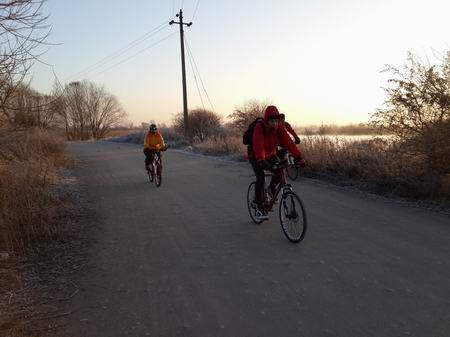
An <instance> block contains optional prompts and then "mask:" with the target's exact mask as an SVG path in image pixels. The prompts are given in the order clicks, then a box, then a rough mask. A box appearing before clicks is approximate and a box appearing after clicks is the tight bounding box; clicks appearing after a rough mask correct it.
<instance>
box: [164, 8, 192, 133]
mask: <svg viewBox="0 0 450 337" xmlns="http://www.w3.org/2000/svg"><path fill="white" fill-rule="evenodd" d="M177 17H178V18H179V19H180V21H179V22H176V21H174V20H172V21H170V22H169V25H173V24H177V25H180V42H181V72H182V79H183V115H184V136H185V137H186V138H187V137H188V130H189V123H188V104H187V87H186V66H185V61H184V29H183V26H184V25H186V26H187V27H190V26H191V25H192V22H189V23H185V22H183V10H182V9H180V13H178V14H177Z"/></svg>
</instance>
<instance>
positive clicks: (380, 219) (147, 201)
mask: <svg viewBox="0 0 450 337" xmlns="http://www.w3.org/2000/svg"><path fill="white" fill-rule="evenodd" d="M69 148H70V150H71V151H72V153H73V154H74V155H75V157H76V168H75V173H76V175H77V176H78V178H79V179H80V181H81V182H82V183H83V184H85V185H86V186H87V193H88V196H89V197H90V198H91V200H92V202H93V205H94V208H95V209H96V211H97V212H98V214H99V221H98V226H99V229H98V230H96V231H95V232H96V233H98V237H97V238H96V243H95V244H94V245H93V247H92V261H90V263H89V266H88V269H87V271H86V272H85V273H84V275H83V276H82V278H81V280H80V281H79V286H80V287H81V291H80V293H79V294H78V295H77V296H76V297H74V299H73V301H72V303H71V304H70V306H71V311H73V314H72V315H71V316H70V317H69V318H68V321H67V326H66V327H65V328H63V329H62V330H61V331H58V333H57V335H58V336H74V337H75V336H77V337H81V336H82V337H91V336H92V337H101V336H104V337H109V336H157V337H162V336H245V337H248V336H273V337H275V336H311V337H313V336H314V337H318V336H342V337H349V336H357V337H361V336H395V337H398V336H420V337H424V336H431V337H448V336H450V219H449V217H447V216H444V215H439V214H436V213H432V212H429V211H426V210H423V209H419V208H414V207H412V206H411V205H408V204H406V203H405V204H402V203H399V202H394V201H390V200H387V199H383V198H379V197H375V196H370V195H367V194H365V193H362V192H358V191H352V190H346V189H344V188H339V187H333V186H328V185H326V184H324V183H320V182H314V181H312V180H300V181H298V182H296V183H294V187H295V190H296V191H297V192H298V193H299V194H300V195H301V197H302V199H303V201H304V203H305V205H306V208H307V211H308V216H309V224H310V227H309V229H308V233H307V236H306V239H305V241H303V242H302V243H301V244H299V245H293V244H291V243H289V241H287V240H286V238H285V237H284V236H283V234H282V232H281V229H280V227H279V223H278V220H277V218H276V216H273V219H271V220H270V221H269V222H265V223H264V224H263V225H261V226H257V225H254V224H252V223H251V222H250V220H249V217H248V213H247V209H246V203H245V198H246V189H247V186H248V184H249V182H250V181H251V178H250V174H251V171H250V168H249V165H246V164H244V163H232V162H226V161H220V160H217V159H213V158H205V157H199V156H194V155H190V154H185V153H182V152H176V151H168V152H167V153H166V154H165V156H164V164H165V171H164V176H163V183H162V187H161V188H159V189H157V188H156V187H154V186H153V185H151V184H150V183H149V182H148V180H147V177H146V175H145V173H144V169H143V154H142V152H141V148H140V147H137V146H135V145H127V144H125V145H122V144H117V143H108V142H96V143H95V142H93V143H72V144H70V145H69Z"/></svg>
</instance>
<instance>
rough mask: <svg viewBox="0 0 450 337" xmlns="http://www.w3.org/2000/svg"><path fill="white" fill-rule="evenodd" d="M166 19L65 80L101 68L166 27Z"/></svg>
mask: <svg viewBox="0 0 450 337" xmlns="http://www.w3.org/2000/svg"><path fill="white" fill-rule="evenodd" d="M166 27H167V26H166V21H165V22H164V23H162V24H160V25H158V26H157V27H155V28H153V29H152V30H150V31H148V32H147V33H145V34H144V35H142V36H141V37H139V38H137V39H135V40H133V41H131V42H130V43H128V44H127V45H125V46H124V47H122V48H120V49H118V50H116V51H115V52H113V53H112V54H110V55H108V56H106V57H104V58H102V59H101V60H99V61H97V62H96V63H94V64H92V65H90V66H89V67H87V68H85V69H83V70H81V71H79V72H77V73H76V74H73V75H71V76H69V77H67V78H66V79H65V81H67V80H70V79H73V78H74V77H78V76H85V75H87V74H89V73H91V72H92V71H95V70H97V69H99V68H101V67H102V66H104V65H105V64H107V63H109V62H111V61H112V60H114V59H116V58H117V57H119V56H121V55H123V54H125V53H126V52H127V51H129V50H130V49H132V48H134V47H136V46H137V45H139V44H141V43H143V42H144V41H146V40H148V39H149V38H151V37H152V36H154V35H156V34H157V33H159V32H160V31H162V30H163V29H164V28H166Z"/></svg>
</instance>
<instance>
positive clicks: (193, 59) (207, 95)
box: [186, 39, 215, 111]
mask: <svg viewBox="0 0 450 337" xmlns="http://www.w3.org/2000/svg"><path fill="white" fill-rule="evenodd" d="M186 46H187V51H188V54H190V55H191V57H192V61H193V62H194V66H195V69H196V70H197V74H198V77H199V78H200V83H201V84H202V87H203V91H204V92H205V94H206V98H208V102H209V104H210V105H211V109H212V111H215V109H214V105H213V104H212V102H211V99H210V97H209V94H208V91H207V90H206V88H205V84H204V83H203V79H202V75H201V74H200V71H199V70H198V67H197V62H195V58H194V55H193V54H192V51H191V48H190V47H189V43H188V41H187V39H186Z"/></svg>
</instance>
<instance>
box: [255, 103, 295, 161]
mask: <svg viewBox="0 0 450 337" xmlns="http://www.w3.org/2000/svg"><path fill="white" fill-rule="evenodd" d="M279 115H280V113H279V112H278V109H277V107H276V106H274V105H269V106H268V107H267V108H266V112H265V113H264V124H265V125H264V126H262V125H261V123H258V124H256V125H255V129H254V131H253V140H252V147H253V151H252V153H251V154H250V157H251V158H252V159H255V160H265V159H268V158H270V157H272V156H274V155H276V154H277V147H278V146H282V147H285V148H287V149H288V150H289V151H290V152H291V153H292V155H293V156H294V157H299V156H301V153H300V151H299V149H298V148H297V146H295V144H294V142H293V141H292V139H291V137H289V135H288V133H287V131H286V129H285V128H284V126H282V125H281V124H279V125H278V126H277V127H276V128H271V127H269V125H268V123H267V122H268V120H269V119H270V118H271V117H276V116H279Z"/></svg>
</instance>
